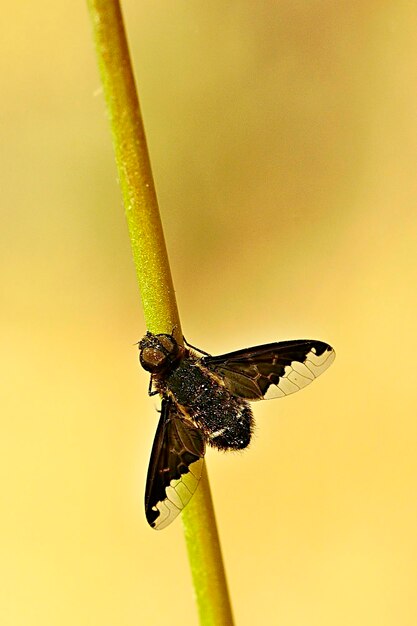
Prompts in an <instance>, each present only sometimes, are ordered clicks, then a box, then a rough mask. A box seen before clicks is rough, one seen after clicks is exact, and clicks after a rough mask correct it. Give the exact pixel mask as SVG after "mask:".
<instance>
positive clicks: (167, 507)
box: [145, 398, 205, 530]
mask: <svg viewBox="0 0 417 626" xmlns="http://www.w3.org/2000/svg"><path fill="white" fill-rule="evenodd" d="M204 452H205V444H204V440H203V436H202V434H201V432H200V431H199V430H198V429H197V428H196V427H195V426H193V425H192V424H191V423H188V422H187V421H186V420H184V418H182V417H180V416H179V414H178V411H177V409H176V407H175V405H174V404H173V403H172V402H171V401H170V400H168V399H165V398H164V399H163V400H162V406H161V417H160V419H159V423H158V428H157V430H156V434H155V439H154V442H153V447H152V452H151V458H150V461H149V469H148V476H147V479H146V491H145V513H146V519H147V520H148V523H149V524H150V526H152V528H155V529H157V530H161V529H162V528H165V527H166V526H168V524H170V523H171V522H172V521H173V520H174V519H175V518H176V517H177V515H178V514H179V513H180V512H181V511H182V509H183V508H184V507H185V506H186V504H188V502H189V501H190V499H191V497H192V495H193V493H194V492H195V490H196V489H197V485H198V483H199V480H200V477H201V472H202V469H203V463H204Z"/></svg>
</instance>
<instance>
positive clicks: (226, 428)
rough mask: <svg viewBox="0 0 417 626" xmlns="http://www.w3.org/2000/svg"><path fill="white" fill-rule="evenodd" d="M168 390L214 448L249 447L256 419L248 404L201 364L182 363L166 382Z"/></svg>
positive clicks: (234, 448)
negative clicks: (254, 419)
mask: <svg viewBox="0 0 417 626" xmlns="http://www.w3.org/2000/svg"><path fill="white" fill-rule="evenodd" d="M164 386H165V388H166V390H167V391H168V392H170V395H171V396H172V399H173V400H174V401H175V403H176V404H177V405H178V406H179V407H180V408H181V407H183V408H184V412H185V413H186V414H187V415H189V416H190V418H191V419H192V420H193V422H194V423H195V424H196V425H197V426H198V427H199V428H200V429H201V431H202V432H203V433H204V436H205V439H206V441H207V442H208V443H209V444H210V445H212V446H214V447H216V448H219V449H220V450H229V449H232V450H241V449H243V448H246V447H247V446H248V445H249V442H250V439H251V434H252V422H253V418H252V412H251V409H250V407H249V405H248V403H247V402H245V400H242V399H240V398H237V397H236V396H233V395H232V394H231V393H230V392H229V391H228V390H227V389H226V388H225V386H224V385H223V384H222V383H221V381H220V380H219V379H218V378H217V377H216V376H215V375H214V374H213V373H212V372H211V371H210V370H208V369H206V368H205V367H204V366H203V365H201V363H199V362H198V361H194V362H193V361H187V360H184V361H182V362H181V363H180V365H179V366H178V367H177V368H176V369H175V370H174V371H172V372H171V373H170V374H169V375H168V376H167V377H166V378H165V381H164Z"/></svg>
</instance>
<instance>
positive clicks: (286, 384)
mask: <svg viewBox="0 0 417 626" xmlns="http://www.w3.org/2000/svg"><path fill="white" fill-rule="evenodd" d="M335 356H336V354H335V352H334V350H333V348H332V347H331V346H329V345H328V344H327V343H323V342H322V341H311V340H307V339H300V340H296V341H281V342H280V343H270V344H266V345H264V346H256V347H254V348H247V349H245V350H238V351H236V352H230V353H229V354H222V355H220V356H207V357H203V358H202V359H201V361H202V363H203V364H204V365H205V366H206V367H207V368H208V369H210V370H211V371H213V372H215V373H216V374H217V375H218V376H220V378H222V379H223V381H224V384H225V385H226V387H227V389H228V390H229V391H230V392H231V393H232V394H234V395H236V396H239V397H240V398H245V399H246V400H262V399H269V398H282V397H283V396H287V395H289V394H291V393H295V392H296V391H299V389H302V388H303V387H306V386H307V385H309V384H310V383H311V382H313V380H314V379H315V378H317V376H320V374H321V373H322V372H324V371H325V370H326V369H327V368H328V367H329V366H330V365H331V364H332V363H333V361H334V359H335Z"/></svg>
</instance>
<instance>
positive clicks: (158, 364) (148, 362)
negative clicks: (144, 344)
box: [140, 348, 167, 373]
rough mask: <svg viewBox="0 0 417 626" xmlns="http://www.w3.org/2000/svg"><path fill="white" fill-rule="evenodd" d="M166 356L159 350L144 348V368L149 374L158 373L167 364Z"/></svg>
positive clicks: (142, 353) (141, 359) (142, 355)
mask: <svg viewBox="0 0 417 626" xmlns="http://www.w3.org/2000/svg"><path fill="white" fill-rule="evenodd" d="M166 359H167V357H166V354H164V352H162V350H160V349H159V348H143V350H142V352H141V353H140V362H141V365H142V367H143V368H144V369H145V370H147V371H148V372H153V373H155V372H158V371H159V370H160V369H162V368H163V367H164V365H165V363H166Z"/></svg>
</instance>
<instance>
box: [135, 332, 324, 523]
mask: <svg viewBox="0 0 417 626" xmlns="http://www.w3.org/2000/svg"><path fill="white" fill-rule="evenodd" d="M186 346H187V347H184V346H182V345H179V344H178V343H177V341H176V340H175V338H174V336H173V335H169V334H157V335H154V334H152V333H150V332H147V333H146V335H145V337H144V338H143V339H142V340H141V341H140V342H139V350H140V357H139V358H140V363H141V365H142V367H143V368H144V369H145V370H147V371H148V372H150V374H151V379H150V384H149V395H154V394H157V393H159V394H160V395H161V397H162V404H161V414H160V418H159V423H158V427H157V430H156V434H155V439H154V442H153V447H152V452H151V458H150V462H149V469H148V475H147V479H146V491H145V513H146V518H147V520H148V523H149V524H150V526H152V528H155V529H162V528H165V527H166V526H168V524H170V523H171V522H172V521H173V520H174V519H175V518H176V517H177V515H178V514H179V513H180V511H181V510H182V509H183V508H184V507H185V506H186V504H188V502H189V501H190V499H191V497H192V495H193V494H194V492H195V490H196V489H197V485H198V482H199V480H200V477H201V472H202V468H203V463H204V453H205V447H206V444H209V445H211V446H213V447H215V448H218V449H219V450H241V449H243V448H246V446H248V445H249V442H250V439H251V434H252V431H253V417H252V411H251V408H250V406H249V403H248V400H262V399H267V398H280V397H283V396H287V395H289V394H291V393H294V392H296V391H298V390H299V389H302V388H303V387H306V386H307V385H309V384H310V383H311V382H312V381H313V380H314V379H315V378H316V377H317V376H319V375H320V374H321V373H322V372H324V371H325V370H326V369H327V368H328V367H329V366H330V365H331V364H332V363H333V361H334V358H335V352H334V350H333V348H332V347H331V346H329V345H328V344H327V343H323V342H322V341H311V340H306V339H301V340H296V341H282V342H280V343H270V344H266V345H262V346H256V347H254V348H246V349H244V350H237V351H236V352H229V353H228V354H222V355H220V356H211V355H209V354H208V353H206V352H203V351H201V350H198V349H197V348H194V347H193V346H191V345H190V344H188V343H186ZM190 348H192V349H190ZM197 352H199V353H200V354H197Z"/></svg>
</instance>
